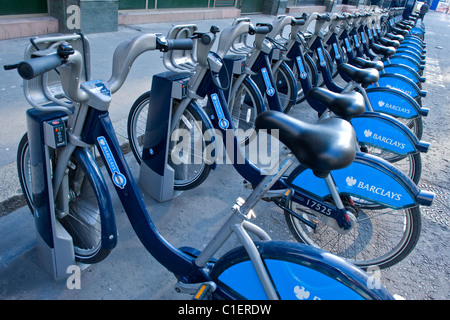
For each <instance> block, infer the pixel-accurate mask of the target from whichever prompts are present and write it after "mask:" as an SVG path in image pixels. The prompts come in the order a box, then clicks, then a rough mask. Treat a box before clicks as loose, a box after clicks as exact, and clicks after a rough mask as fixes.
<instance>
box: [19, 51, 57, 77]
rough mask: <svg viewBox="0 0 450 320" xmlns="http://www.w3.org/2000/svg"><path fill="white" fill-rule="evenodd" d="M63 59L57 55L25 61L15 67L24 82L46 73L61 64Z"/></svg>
mask: <svg viewBox="0 0 450 320" xmlns="http://www.w3.org/2000/svg"><path fill="white" fill-rule="evenodd" d="M63 61H64V60H63V59H61V57H60V56H59V55H58V54H51V55H48V56H43V57H37V58H33V59H30V60H27V61H22V62H20V63H19V65H18V66H17V70H18V72H19V75H20V76H21V77H22V78H24V79H25V80H31V79H33V78H35V77H37V76H39V75H41V74H43V73H45V72H48V71H50V70H52V69H55V68H56V67H59V66H60V65H61V64H62V63H63Z"/></svg>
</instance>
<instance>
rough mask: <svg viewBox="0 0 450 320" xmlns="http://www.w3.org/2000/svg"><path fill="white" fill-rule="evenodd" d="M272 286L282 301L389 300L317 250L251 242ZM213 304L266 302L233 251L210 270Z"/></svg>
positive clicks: (246, 263)
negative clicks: (226, 300) (232, 300)
mask: <svg viewBox="0 0 450 320" xmlns="http://www.w3.org/2000/svg"><path fill="white" fill-rule="evenodd" d="M255 245H256V247H257V248H258V251H259V252H260V254H261V257H262V259H263V261H264V265H265V267H266V270H267V272H268V273H269V277H270V279H271V281H272V284H273V286H274V288H275V290H276V292H277V294H278V296H279V298H280V299H282V300H319V299H320V300H328V299H331V300H362V299H368V300H371V299H392V296H391V295H390V294H389V292H388V291H387V290H386V289H385V288H383V287H382V286H381V284H380V283H378V282H374V281H373V280H374V279H373V278H371V277H369V275H368V274H367V273H365V272H363V271H362V270H360V269H359V268H357V267H355V266H353V265H352V264H350V263H348V262H346V261H344V260H343V259H340V258H339V257H337V256H334V255H332V254H329V253H328V252H325V251H323V250H320V249H317V248H313V247H310V246H306V245H302V244H299V243H292V242H285V241H262V242H256V243H255ZM211 277H212V279H213V281H215V283H216V284H217V285H218V287H219V288H220V290H216V291H215V292H214V293H213V298H215V299H223V298H230V297H233V298H236V299H251V300H255V299H258V300H264V299H267V297H266V295H265V292H264V290H263V287H262V285H261V283H260V281H259V278H258V277H257V275H256V271H255V269H254V267H253V264H252V262H251V261H250V258H249V256H248V254H247V252H246V251H245V249H244V248H243V247H238V248H235V249H233V250H231V251H229V252H228V253H226V254H225V255H224V256H222V257H221V258H220V259H219V260H218V262H217V263H216V264H215V265H214V267H213V270H212V271H211Z"/></svg>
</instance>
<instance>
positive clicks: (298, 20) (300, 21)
mask: <svg viewBox="0 0 450 320" xmlns="http://www.w3.org/2000/svg"><path fill="white" fill-rule="evenodd" d="M305 23H306V20H305V19H304V18H303V17H300V18H292V22H291V25H293V26H303V25H304V24H305Z"/></svg>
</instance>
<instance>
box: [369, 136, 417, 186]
mask: <svg viewBox="0 0 450 320" xmlns="http://www.w3.org/2000/svg"><path fill="white" fill-rule="evenodd" d="M361 150H364V152H367V153H369V154H372V155H374V156H377V157H380V158H382V159H384V160H386V161H388V162H390V163H392V164H394V165H395V166H396V167H397V168H398V169H399V170H400V171H402V172H403V173H404V174H406V175H407V176H408V177H409V178H410V179H411V180H412V181H413V182H414V183H415V184H418V183H419V181H420V178H421V176H422V156H421V155H420V153H419V152H417V153H410V154H406V155H400V154H396V153H392V152H388V151H386V150H383V149H381V148H378V147H376V146H368V145H364V146H361Z"/></svg>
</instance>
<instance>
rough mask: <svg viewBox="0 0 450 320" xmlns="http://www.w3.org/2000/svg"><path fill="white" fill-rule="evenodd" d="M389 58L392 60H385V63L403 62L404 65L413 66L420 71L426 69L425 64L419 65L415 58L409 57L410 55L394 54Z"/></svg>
mask: <svg viewBox="0 0 450 320" xmlns="http://www.w3.org/2000/svg"><path fill="white" fill-rule="evenodd" d="M389 60H390V62H387V61H385V63H384V64H389V63H397V64H403V65H406V66H408V67H411V68H413V69H414V70H415V71H416V72H419V71H420V70H423V69H424V66H421V65H419V64H418V63H417V61H415V60H414V59H412V58H409V57H405V56H393V57H392V58H390V59H389Z"/></svg>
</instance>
